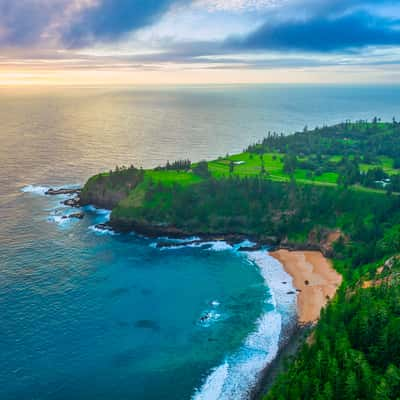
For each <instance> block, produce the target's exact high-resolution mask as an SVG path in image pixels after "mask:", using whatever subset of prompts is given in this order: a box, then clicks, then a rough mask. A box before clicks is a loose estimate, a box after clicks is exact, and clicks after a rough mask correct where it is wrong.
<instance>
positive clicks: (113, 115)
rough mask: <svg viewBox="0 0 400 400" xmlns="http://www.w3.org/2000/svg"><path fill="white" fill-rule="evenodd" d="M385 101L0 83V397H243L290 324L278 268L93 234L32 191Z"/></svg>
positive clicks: (367, 93) (352, 92)
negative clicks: (28, 85) (4, 84)
mask: <svg viewBox="0 0 400 400" xmlns="http://www.w3.org/2000/svg"><path fill="white" fill-rule="evenodd" d="M399 100H400V88H399V87H390V86H371V87H365V86H356V87H350V86H301V85H297V86H290V85H284V86H274V85H259V86H244V85H243V86H210V87H159V88H155V87H145V88H143V87H136V88H129V89H127V88H119V87H112V88H110V87H108V88H61V87H60V88H14V87H7V88H1V89H0V139H1V146H0V162H1V163H0V166H1V170H2V171H1V174H0V315H1V323H0V354H1V357H0V398H1V399H5V400H8V399H10V400H11V399H18V400H19V399H43V400H50V399H51V400H64V399H70V398H75V399H92V398H93V399H94V398H95V399H110V398H112V399H114V400H120V399H121V400H122V399H135V400H136V399H139V400H140V399H146V400H147V399H149V400H152V399H160V398H162V399H164V400H175V399H176V400H181V399H188V400H189V399H195V400H217V399H218V400H219V399H221V400H222V399H239V400H240V399H246V398H247V396H248V391H249V388H251V387H252V385H254V383H255V378H256V377H257V374H258V373H259V372H260V371H261V370H262V369H263V368H264V367H265V365H266V364H267V363H268V361H269V360H271V359H272V358H273V357H274V355H275V354H276V351H277V346H278V341H279V338H280V337H281V335H282V332H283V329H284V328H285V326H287V325H288V324H290V323H291V321H293V320H294V318H295V315H294V314H295V306H296V304H295V303H296V301H295V298H294V297H293V295H289V294H288V293H287V292H288V290H289V291H290V284H291V279H290V277H289V276H288V275H287V274H286V273H285V272H284V271H283V269H282V267H281V266H280V265H279V263H278V262H277V261H275V260H273V259H272V258H271V257H269V256H268V253H267V252H251V253H239V252H238V251H237V246H236V247H232V246H229V245H228V244H226V243H210V244H209V245H207V246H193V245H185V243H184V242H177V243H176V246H175V247H173V248H168V249H159V248H157V247H156V242H157V241H156V240H151V239H148V238H144V237H140V236H137V235H135V234H134V233H132V234H129V235H119V234H115V233H113V232H108V233H104V232H99V231H98V230H96V229H95V227H94V226H95V225H96V224H97V223H100V222H103V221H106V220H107V218H108V217H109V212H108V211H107V210H96V209H94V208H91V207H89V208H87V209H86V210H85V211H86V216H85V218H84V219H83V220H82V221H72V220H64V219H62V216H63V215H65V214H66V213H68V212H70V210H68V209H67V208H66V207H64V206H63V205H62V204H61V201H62V200H63V197H62V196H61V197H48V196H45V195H44V192H45V191H46V189H47V188H49V187H59V186H74V185H76V186H80V185H82V184H83V183H84V182H85V180H86V179H87V178H88V177H89V176H91V175H92V174H95V173H97V172H100V171H103V170H109V169H110V168H113V167H115V166H116V165H121V164H126V165H129V164H132V163H133V164H135V165H136V166H143V167H145V168H148V167H155V166H157V165H160V164H163V163H165V162H166V161H167V160H170V161H172V160H175V159H182V158H190V159H191V160H193V161H196V160H201V159H212V158H216V157H218V156H219V155H221V154H222V155H223V154H226V153H230V154H233V153H235V152H239V151H241V150H242V149H243V148H244V147H246V146H247V145H248V144H250V143H252V142H255V141H257V140H260V139H262V138H263V137H264V136H265V135H266V134H267V132H268V131H277V132H284V133H291V132H293V131H295V130H301V129H303V127H304V126H305V125H307V126H308V127H309V128H311V127H314V126H316V125H319V126H321V125H323V124H331V123H337V122H340V121H343V120H346V119H353V120H354V119H371V118H373V117H374V116H378V117H381V118H382V119H386V120H391V119H392V117H393V116H396V117H400V115H399V110H398V109H397V105H398V104H399V103H400V101H399ZM163 240H164V239H163ZM284 281H285V282H287V284H286V285H284V284H283V282H284ZM205 315H207V316H208V318H207V319H206V320H202V317H203V316H205Z"/></svg>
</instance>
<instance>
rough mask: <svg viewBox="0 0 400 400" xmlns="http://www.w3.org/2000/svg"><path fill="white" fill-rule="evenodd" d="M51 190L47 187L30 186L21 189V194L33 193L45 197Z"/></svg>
mask: <svg viewBox="0 0 400 400" xmlns="http://www.w3.org/2000/svg"><path fill="white" fill-rule="evenodd" d="M49 189H50V187H47V186H39V185H28V186H25V187H23V188H22V189H21V192H24V193H32V194H36V195H39V196H44V195H45V194H46V192H47V191H48V190H49Z"/></svg>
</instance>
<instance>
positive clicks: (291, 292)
mask: <svg viewBox="0 0 400 400" xmlns="http://www.w3.org/2000/svg"><path fill="white" fill-rule="evenodd" d="M286 294H296V292H293V291H290V292H287V293H286Z"/></svg>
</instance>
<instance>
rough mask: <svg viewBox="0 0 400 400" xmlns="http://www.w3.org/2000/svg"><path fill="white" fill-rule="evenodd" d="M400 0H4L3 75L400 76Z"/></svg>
mask: <svg viewBox="0 0 400 400" xmlns="http://www.w3.org/2000/svg"><path fill="white" fill-rule="evenodd" d="M399 66H400V1H399V0H396V1H394V0H0V85H14V84H26V85H28V84H40V85H42V84H65V85H99V84H116V85H126V84H134V85H136V84H137V85H139V84H144V85H150V84H156V85H157V84H213V83H220V84H231V83H350V84H352V83H361V84H362V83H394V84H395V83H400V68H399Z"/></svg>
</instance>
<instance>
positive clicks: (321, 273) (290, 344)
mask: <svg viewBox="0 0 400 400" xmlns="http://www.w3.org/2000/svg"><path fill="white" fill-rule="evenodd" d="M268 254H269V255H270V256H271V257H273V258H274V259H275V260H276V261H278V262H279V264H280V265H281V267H282V268H283V270H284V271H285V272H286V273H287V274H289V275H290V276H291V278H292V285H293V287H294V288H295V289H296V292H297V293H296V298H297V323H296V324H295V325H294V326H287V327H284V330H283V331H282V335H281V339H280V343H279V350H278V352H277V354H276V356H275V357H274V359H273V360H272V361H271V362H270V363H269V364H268V365H267V366H266V367H265V368H264V369H263V371H262V372H261V374H260V378H259V381H258V383H257V385H256V386H255V388H254V390H253V392H252V394H251V396H250V400H260V399H262V397H263V396H264V395H265V394H266V393H267V392H268V390H269V388H270V387H271V386H272V385H273V383H274V381H275V378H276V377H277V376H278V374H279V373H281V372H283V371H284V370H285V364H286V361H287V359H289V358H290V357H294V356H295V355H296V353H297V351H298V350H299V349H300V347H301V346H302V344H303V343H304V341H305V339H306V338H307V336H308V334H309V333H310V331H311V330H312V328H313V327H314V326H315V324H316V322H317V321H318V319H319V316H320V312H321V309H322V308H323V307H325V306H326V304H327V303H328V301H329V299H331V298H332V297H333V296H334V295H335V293H336V290H337V289H338V287H339V286H340V284H341V282H342V276H341V275H340V274H338V273H337V272H336V271H335V270H334V269H333V267H332V264H331V262H330V261H329V259H327V258H326V257H325V256H324V255H323V254H322V253H321V252H320V251H310V250H303V251H300V250H295V251H290V250H287V249H278V250H274V251H271V252H269V253H268ZM306 281H307V282H308V284H307V283H306ZM328 296H329V299H328Z"/></svg>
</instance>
